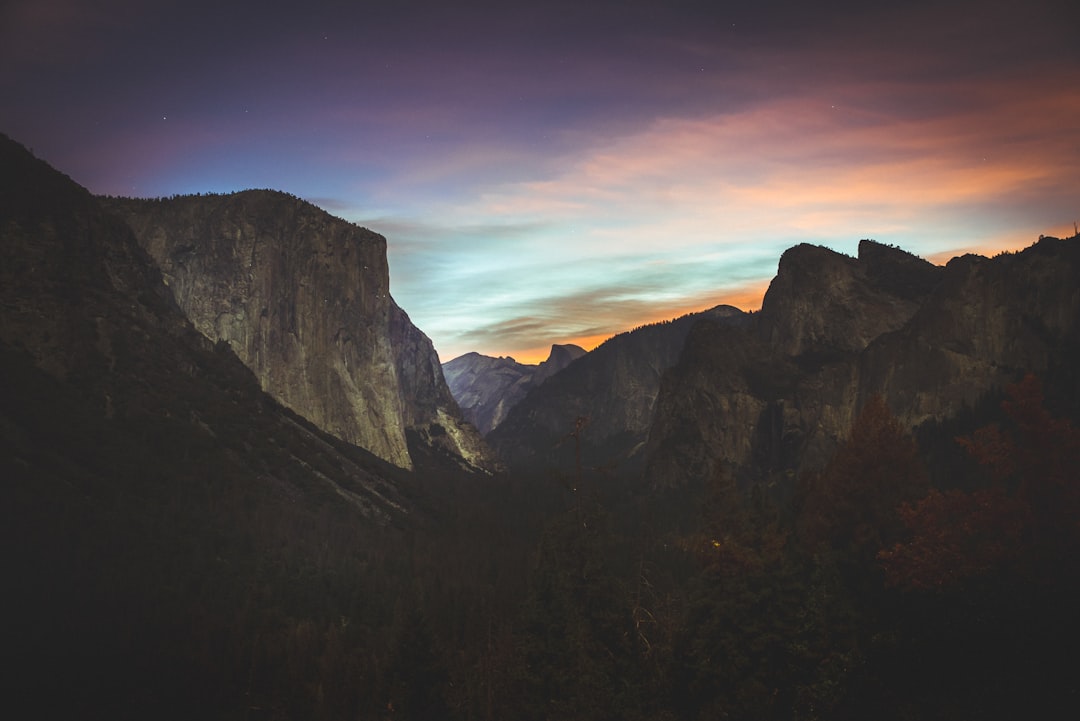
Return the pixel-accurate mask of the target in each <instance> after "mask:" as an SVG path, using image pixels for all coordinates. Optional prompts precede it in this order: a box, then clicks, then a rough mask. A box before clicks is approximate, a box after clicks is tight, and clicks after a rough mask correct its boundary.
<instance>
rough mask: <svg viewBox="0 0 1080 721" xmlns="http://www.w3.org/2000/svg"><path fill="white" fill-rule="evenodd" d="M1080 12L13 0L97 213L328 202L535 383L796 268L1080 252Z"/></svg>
mask: <svg viewBox="0 0 1080 721" xmlns="http://www.w3.org/2000/svg"><path fill="white" fill-rule="evenodd" d="M1078 6H1080V3H1076V2H1074V1H1073V0H1068V1H1065V0H1021V1H1018V2H995V1H994V0H983V1H982V2H968V1H967V0H956V1H950V0H943V1H941V0H939V1H937V2H929V1H924V0H911V1H909V2H904V3H875V2H869V1H868V0H861V1H860V2H848V1H829V0H822V1H821V2H816V3H812V2H807V1H806V0H802V1H801V2H795V1H794V0H775V1H769V0H756V1H753V2H724V1H723V0H713V1H711V2H686V1H681V0H665V1H663V2H661V1H659V0H657V1H652V2H643V1H639V0H624V1H623V2H614V1H611V0H593V1H591V2H586V0H578V1H577V2H543V0H533V1H532V2H514V1H513V0H502V2H486V1H479V0H477V1H471V0H464V1H462V2H449V1H445V2H434V1H433V0H417V1H415V2H409V1H408V0H406V1H404V2H392V1H391V0H384V2H379V3H374V2H363V1H362V2H343V1H339V2H322V1H321V0H307V1H305V2H302V3H300V2H296V3H286V2H274V0H264V1H262V2H257V3H256V2H229V0H213V1H212V2H206V1H204V0H183V1H175V2H174V1H172V0H164V1H155V0H0V132H3V133H6V134H7V135H9V136H11V137H12V138H14V139H15V140H17V141H19V142H21V143H23V144H24V145H26V146H27V147H29V148H31V149H32V150H33V151H34V153H35V154H36V155H38V157H41V158H43V159H44V160H46V161H48V162H49V163H51V164H52V165H53V166H54V167H56V168H58V169H59V170H61V171H63V172H65V173H67V174H68V175H70V176H71V177H72V178H73V179H74V180H76V181H77V182H79V183H80V184H82V185H84V186H85V187H87V188H89V189H90V190H91V191H92V192H95V193H99V194H109V195H125V196H136V197H158V196H169V195H173V194H178V193H195V192H229V191H234V190H242V189H245V188H274V189H278V190H283V191H286V192H289V193H293V194H295V195H297V196H300V197H302V198H304V199H306V200H309V201H311V202H312V203H314V204H316V205H318V206H320V207H322V208H324V209H326V210H327V211H329V212H330V213H332V214H334V215H336V216H339V217H341V218H344V219H346V220H349V221H352V222H355V223H357V224H359V225H362V226H364V227H368V228H370V229H372V230H374V231H376V232H378V233H381V234H382V235H384V236H385V237H386V238H387V246H388V251H387V252H388V256H389V262H390V283H391V286H390V289H391V293H392V295H393V296H394V298H395V299H396V300H397V302H398V304H399V305H400V306H401V307H402V308H404V309H405V310H406V311H407V312H408V313H409V315H410V317H411V318H412V320H413V322H414V323H415V324H416V325H417V326H418V327H419V328H420V329H421V330H423V331H424V332H425V333H426V334H427V335H428V336H429V337H430V338H431V339H432V341H433V342H434V344H435V347H436V349H437V350H438V352H439V354H440V356H441V358H442V359H443V360H444V361H447V360H450V359H452V358H454V357H457V356H458V355H461V354H463V353H466V352H469V351H478V352H480V353H484V354H486V355H493V356H501V355H509V356H513V357H514V358H516V359H517V360H519V361H522V362H531V363H535V362H539V361H540V360H543V358H544V357H546V355H547V351H548V348H549V347H550V345H551V344H552V343H568V342H574V343H578V344H580V345H582V346H584V347H585V348H587V349H591V348H592V347H594V346H595V345H597V344H598V343H599V342H601V341H603V340H604V339H606V338H607V337H609V336H611V335H612V334H615V333H618V332H621V331H625V330H628V329H630V328H634V327H637V326H640V325H643V324H645V323H650V322H654V321H658V320H665V319H670V318H674V317H677V316H679V315H682V314H684V313H687V312H691V311H697V310H703V309H705V308H709V307H712V306H714V305H717V304H720V303H730V304H732V305H736V306H738V307H740V308H743V309H745V310H753V309H756V308H759V307H760V305H761V298H762V296H763V294H764V292H765V290H766V288H767V286H768V282H769V281H770V280H771V279H772V277H773V276H774V275H775V273H776V268H777V262H778V259H779V257H780V254H781V253H782V252H783V251H784V250H785V249H786V248H788V247H791V246H793V245H796V244H798V243H804V242H806V243H814V244H819V245H825V246H828V247H830V248H833V249H835V250H837V251H839V252H842V253H846V254H849V255H854V254H855V253H856V248H857V245H858V241H859V240H860V239H862V238H874V239H876V240H879V241H881V242H883V243H889V244H892V245H898V246H900V247H902V248H904V249H906V250H908V251H911V252H913V253H916V254H918V255H920V256H922V257H924V258H927V259H928V260H931V261H933V262H936V263H944V262H945V261H947V260H948V258H950V257H952V256H953V255H957V254H962V253H965V252H979V253H983V254H988V255H993V254H995V253H998V252H1001V251H1004V250H1016V249H1020V248H1023V247H1026V246H1028V245H1030V244H1031V243H1033V242H1035V241H1036V240H1037V239H1038V237H1039V236H1040V235H1043V234H1045V235H1054V236H1058V237H1066V236H1071V235H1073V233H1074V232H1075V230H1074V228H1075V226H1074V223H1076V222H1077V221H1080V8H1078Z"/></svg>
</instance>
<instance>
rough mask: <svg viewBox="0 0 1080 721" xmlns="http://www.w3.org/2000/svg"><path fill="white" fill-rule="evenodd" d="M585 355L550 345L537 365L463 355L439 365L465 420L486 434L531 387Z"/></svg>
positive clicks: (571, 348)
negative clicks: (545, 355)
mask: <svg viewBox="0 0 1080 721" xmlns="http://www.w3.org/2000/svg"><path fill="white" fill-rule="evenodd" d="M583 355H585V349H584V348H581V347H580V346H576V345H573V344H565V345H553V346H551V353H550V354H548V358H547V360H545V361H544V362H543V363H540V364H539V365H527V364H524V363H518V362H517V361H515V360H514V359H513V358H510V357H505V356H504V357H499V358H492V357H491V356H485V355H480V354H479V353H466V354H465V355H463V356H459V357H457V358H455V359H453V360H451V361H448V362H446V363H444V364H443V375H444V376H445V377H446V382H447V385H449V387H450V392H451V394H453V396H454V399H455V400H456V401H457V403H458V405H459V406H460V407H461V412H462V413H463V414H464V415H465V419H466V420H467V421H469V422H470V423H472V424H473V425H474V426H476V427H477V429H479V431H480V432H481V433H482V434H484V435H487V434H488V433H490V432H491V431H492V429H494V428H495V427H496V426H498V425H499V424H500V423H502V422H503V420H504V419H505V418H506V416H507V414H508V413H509V412H510V409H511V408H513V407H514V406H516V405H517V404H518V403H519V402H520V401H521V399H522V398H524V397H525V396H526V394H527V393H528V392H529V391H530V390H531V389H532V388H534V387H536V386H538V385H540V384H541V383H543V382H544V381H545V380H547V379H548V378H550V377H551V376H553V375H555V374H556V373H558V372H559V371H561V370H562V369H563V368H565V367H566V366H568V365H570V363H572V362H573V361H575V360H577V359H578V358H580V357H581V356H583Z"/></svg>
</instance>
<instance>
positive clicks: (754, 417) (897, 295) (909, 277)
mask: <svg viewBox="0 0 1080 721" xmlns="http://www.w3.org/2000/svg"><path fill="white" fill-rule="evenodd" d="M1078 288H1080V238H1073V239H1070V240H1065V241H1062V240H1057V239H1053V238H1046V239H1041V240H1040V241H1039V242H1038V243H1037V244H1035V245H1033V246H1032V247H1030V248H1028V249H1027V250H1025V251H1023V252H1022V253H1018V254H1006V255H1001V256H998V257H995V258H992V259H988V258H983V257H978V256H964V257H962V258H955V259H953V260H952V261H950V262H949V263H948V265H947V266H945V267H943V268H942V267H935V266H932V265H930V264H929V263H926V262H925V261H921V260H919V259H917V258H915V257H914V256H910V255H909V254H906V253H904V252H903V251H900V250H897V249H894V248H889V247H887V246H883V245H880V244H877V243H873V242H871V241H863V242H862V243H861V244H860V246H859V257H858V258H857V259H853V258H847V257H844V256H841V255H839V254H836V253H833V252H832V251H828V250H825V249H823V248H811V247H809V246H800V247H798V248H795V249H792V250H790V251H788V252H787V253H785V255H784V257H783V258H782V259H781V262H780V267H779V271H778V274H777V276H776V279H775V280H774V281H773V283H772V284H771V285H770V287H769V290H768V292H767V294H766V296H765V299H764V302H763V306H762V310H761V312H760V313H759V314H757V315H756V317H755V327H754V329H753V330H751V331H749V332H747V331H743V330H741V329H734V328H730V327H723V326H718V325H716V324H709V323H701V324H698V325H697V326H696V327H695V328H694V330H693V331H692V332H691V334H690V337H689V338H688V340H687V343H686V346H685V350H684V352H683V354H682V357H681V358H680V359H679V362H678V363H677V364H675V365H674V366H673V367H672V368H671V370H670V372H669V373H667V374H666V375H665V377H664V379H663V383H662V387H661V390H660V393H659V399H658V401H657V406H656V415H655V417H654V419H653V422H652V425H651V428H650V431H649V444H648V451H647V455H648V461H647V475H648V477H649V479H650V480H651V482H652V483H654V484H655V485H659V486H670V485H679V484H681V483H683V482H686V480H687V479H693V478H702V477H706V476H708V475H709V474H711V473H713V472H714V471H715V469H716V468H717V466H718V465H724V466H725V467H727V468H729V469H733V470H734V471H735V472H736V473H737V474H743V475H753V476H755V477H757V478H763V477H774V478H782V477H789V476H790V475H792V474H794V473H797V472H799V471H801V470H803V469H806V468H813V467H818V466H820V465H822V464H823V463H824V462H825V460H826V459H827V458H828V457H829V455H830V454H831V453H832V452H833V451H834V450H835V448H836V445H837V442H838V440H839V439H842V438H843V437H845V436H846V434H847V433H848V430H849V429H850V427H851V423H852V421H853V420H854V418H855V415H856V414H857V412H858V410H859V409H860V408H861V407H862V406H863V404H864V403H865V402H866V401H867V399H868V398H869V397H870V396H872V395H880V396H882V397H883V398H884V399H885V400H886V402H887V403H888V405H889V407H890V409H891V410H892V412H893V413H894V414H896V416H897V417H898V418H899V419H900V420H901V422H902V423H903V424H904V425H905V426H906V427H908V428H912V429H915V428H917V427H919V426H920V425H922V424H926V423H933V422H940V421H942V420H944V419H947V418H949V417H951V416H953V415H955V414H956V413H958V412H959V411H961V410H962V409H964V408H970V407H971V406H972V405H973V404H975V403H976V402H977V401H978V400H979V399H980V398H981V397H983V396H984V395H985V394H987V393H989V392H992V391H993V390H994V389H995V388H1000V387H1001V386H1002V385H1004V384H1005V383H1008V382H1012V381H1015V380H1017V378H1018V377H1019V375H1021V374H1022V373H1024V372H1027V371H1032V372H1035V373H1038V374H1041V375H1044V376H1050V377H1061V376H1066V375H1073V374H1072V373H1071V372H1070V371H1068V370H1067V369H1068V368H1069V367H1071V366H1072V364H1073V363H1074V362H1075V361H1076V359H1077V349H1078V348H1080V331H1078V328H1080V322H1078V321H1080V290H1078Z"/></svg>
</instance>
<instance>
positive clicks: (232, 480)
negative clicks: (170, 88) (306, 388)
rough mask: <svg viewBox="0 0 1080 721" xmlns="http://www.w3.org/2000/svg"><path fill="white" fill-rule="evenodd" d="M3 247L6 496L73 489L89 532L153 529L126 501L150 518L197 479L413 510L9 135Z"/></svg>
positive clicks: (256, 491)
mask: <svg viewBox="0 0 1080 721" xmlns="http://www.w3.org/2000/svg"><path fill="white" fill-rule="evenodd" d="M0 240H2V242H0V367H2V370H3V375H4V378H5V382H4V384H3V387H2V391H0V396H2V397H0V429H2V432H0V476H3V477H4V478H5V479H11V480H12V484H11V485H10V486H5V493H8V494H10V495H6V496H5V505H7V504H8V502H9V501H11V498H12V497H13V496H16V497H18V500H19V501H20V502H25V503H26V504H27V509H29V510H28V511H27V512H28V513H37V512H39V511H41V509H42V508H47V507H48V501H47V500H45V499H52V500H53V501H57V502H58V499H66V498H70V499H72V501H71V502H72V504H73V505H72V506H71V507H72V508H78V509H79V518H77V519H75V520H74V521H72V525H73V526H80V527H81V526H85V525H87V522H86V521H85V519H84V518H83V517H82V516H83V515H84V514H89V515H90V516H93V514H94V513H99V512H100V513H103V514H104V516H105V517H107V518H108V522H109V523H110V524H119V525H124V524H131V523H133V522H134V523H138V522H141V521H139V520H138V519H137V518H135V517H133V516H129V515H126V514H128V513H129V512H130V510H131V508H128V506H130V507H133V508H138V509H139V511H140V512H141V513H145V514H146V515H147V517H148V518H154V519H156V520H154V521H152V522H150V524H149V525H150V526H153V525H154V524H155V523H157V522H158V521H160V520H161V519H157V518H156V516H155V515H154V514H158V513H161V512H163V511H164V510H168V509H175V508H176V506H170V505H169V503H176V504H179V505H181V506H183V505H184V504H185V503H187V502H188V501H189V500H190V499H189V498H186V497H185V498H184V499H182V500H180V501H177V500H176V498H173V500H171V501H168V502H165V501H163V500H161V499H162V498H167V497H168V498H171V497H173V496H183V494H184V489H185V488H203V489H204V490H207V492H208V493H209V494H215V493H216V494H219V495H220V494H225V493H226V492H235V493H237V494H241V493H247V494H250V497H251V498H252V499H255V498H259V499H276V500H272V501H268V502H269V503H276V502H277V501H278V500H281V499H283V498H287V499H289V500H288V501H287V503H290V504H294V505H295V504H297V502H298V501H306V500H312V499H316V498H322V497H323V496H325V495H326V494H329V495H330V496H332V497H334V498H335V499H337V500H338V501H344V502H345V503H346V504H347V505H348V506H350V507H353V508H355V509H358V510H359V511H360V512H361V513H362V514H363V515H365V516H368V517H371V518H375V519H379V520H388V519H390V518H394V517H399V516H400V515H401V514H402V513H403V512H405V511H406V506H405V505H404V502H403V501H402V499H401V496H400V494H399V493H398V492H397V491H396V490H395V486H394V483H393V481H389V480H387V479H388V478H392V477H393V476H392V475H391V474H390V473H388V471H391V470H394V469H392V467H390V466H388V464H386V463H384V462H382V461H380V460H379V459H377V458H375V457H374V456H372V455H371V454H369V453H367V452H365V451H362V450H360V449H357V448H354V447H351V446H346V444H343V443H340V441H337V439H334V438H332V437H330V436H328V435H326V434H324V433H322V432H320V431H319V430H318V429H317V428H315V427H313V426H312V425H311V424H309V423H307V422H305V421H303V419H298V418H296V417H295V414H292V413H290V412H289V411H288V410H287V409H285V408H283V407H282V406H281V405H280V404H278V403H277V402H275V401H274V400H273V399H271V398H270V397H269V396H267V395H266V394H265V393H264V392H263V391H262V390H261V389H260V388H259V385H258V383H257V382H256V380H255V378H254V377H253V376H252V374H251V372H250V371H249V370H248V369H247V368H245V367H244V365H243V364H242V363H240V361H239V360H238V359H237V358H236V357H235V356H234V355H233V354H232V353H231V352H229V350H228V349H227V348H226V347H224V346H223V345H220V344H218V345H215V344H213V343H211V342H210V340H208V339H207V338H206V337H205V336H204V335H202V334H200V333H199V332H198V331H197V330H196V329H195V328H193V327H192V324H191V323H190V322H189V321H188V319H187V318H185V317H184V314H183V313H182V312H181V310H180V309H179V308H178V307H177V305H176V303H175V302H174V300H173V298H172V296H171V294H170V293H169V291H168V289H167V288H166V286H165V285H164V284H163V282H162V276H161V273H160V272H159V270H158V268H157V267H156V265H155V264H154V262H153V260H152V259H151V258H150V257H149V255H148V254H147V253H146V252H145V251H144V250H143V249H142V248H141V247H140V246H139V245H138V243H137V242H136V240H135V238H134V236H133V235H132V233H131V230H130V229H129V228H128V226H127V225H126V224H125V223H124V222H123V221H122V220H121V219H120V218H118V217H116V216H115V215H113V214H111V213H110V212H108V211H107V210H105V209H104V208H103V207H102V204H101V203H100V202H99V201H98V199H96V198H94V197H93V196H91V195H90V194H89V193H88V192H87V191H86V190H85V189H83V188H81V187H79V186H78V185H76V184H75V183H74V182H72V181H71V180H70V179H68V178H66V177H65V176H62V175H61V174H60V173H58V172H56V171H55V170H53V169H52V168H50V167H48V166H47V165H46V164H45V163H43V162H41V161H39V160H37V159H36V158H33V156H31V155H30V153H28V152H27V151H26V150H25V149H24V148H22V147H21V146H19V145H18V144H16V143H14V142H12V141H10V140H8V139H7V138H5V137H3V136H0ZM16 479H17V480H18V481H20V482H24V483H23V485H20V483H16V482H15V481H16ZM214 484H217V486H216V487H215V488H214V490H212V491H210V490H209V489H210V487H211V486H213V485H214ZM225 489H228V491H226V490H225ZM237 489H243V490H242V491H241V490H237ZM237 497H240V496H239V495H238V496H237ZM147 498H154V499H157V501H155V502H153V503H145V504H144V501H145V499H147ZM65 502H67V501H65ZM253 502H254V501H253ZM125 504H126V506H125ZM140 504H144V505H140ZM189 505H190V504H189ZM121 506H124V509H122V510H116V508H119V507H121ZM114 507H115V508H114ZM102 509H113V510H111V511H110V510H105V511H102ZM185 510H190V508H189V507H188V506H185ZM110 514H112V515H110ZM99 520H100V519H99ZM42 522H43V523H47V524H56V523H58V522H59V521H58V517H52V516H50V515H49V513H47V512H46V513H45V517H43V520H42ZM20 523H21V521H20ZM90 525H92V524H90ZM34 532H35V533H36V532H37V531H36V530H35V531H34Z"/></svg>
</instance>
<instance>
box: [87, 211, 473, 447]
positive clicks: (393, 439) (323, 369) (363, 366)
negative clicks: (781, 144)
mask: <svg viewBox="0 0 1080 721" xmlns="http://www.w3.org/2000/svg"><path fill="white" fill-rule="evenodd" d="M105 202H106V203H107V206H108V207H109V208H110V209H111V210H112V211H113V212H116V213H117V214H119V215H120V216H122V217H123V218H124V219H125V220H126V221H127V223H128V224H129V226H130V227H131V229H132V230H133V231H134V234H135V237H136V238H137V239H138V241H139V243H140V245H141V246H142V247H143V248H145V249H146V251H147V252H148V253H149V254H150V255H151V256H152V257H153V258H154V259H155V260H156V261H157V263H158V265H159V267H160V268H161V271H162V274H163V276H164V279H165V282H166V283H167V284H168V286H169V288H170V289H171V290H172V293H173V296H174V297H175V298H176V301H177V303H178V304H179V305H180V307H181V308H182V309H183V311H184V313H185V314H186V315H187V316H188V317H189V318H190V319H191V321H192V322H193V323H194V324H195V327H196V328H198V329H199V330H200V331H201V332H202V333H203V334H204V335H206V336H207V337H208V338H210V339H211V340H214V341H218V340H221V341H224V342H226V343H228V345H229V346H230V348H232V350H233V351H234V352H235V353H236V355H237V356H238V357H239V358H240V359H241V360H242V361H243V362H244V364H245V365H247V366H248V367H249V368H251V370H252V371H253V372H254V373H255V376H256V377H257V378H258V379H259V383H260V384H261V385H262V387H263V388H264V389H265V390H266V391H267V392H269V393H270V394H271V395H273V396H274V397H275V398H277V399H278V400H280V401H281V402H282V403H284V404H285V405H287V406H288V407H290V408H292V409H293V410H295V411H296V412H297V413H300V414H301V415H303V416H304V417H305V418H308V419H309V420H311V421H312V422H313V423H315V424H316V425H318V426H319V427H320V428H323V429H325V430H326V431H328V432H329V433H332V434H333V435H335V436H337V437H339V438H341V439H343V440H346V441H348V442H350V443H353V444H355V445H358V446H361V447H363V448H366V449H368V450H370V451H371V452H372V453H375V454H376V455H378V456H380V457H381V458H384V459H386V460H388V461H390V462H392V463H394V464H395V465H398V466H400V467H403V468H410V467H411V466H412V459H411V456H410V452H409V444H408V440H407V431H412V432H413V437H415V438H419V439H420V440H421V442H430V443H435V444H436V445H441V446H443V447H445V449H446V450H448V451H449V452H451V453H454V454H456V455H457V456H458V457H460V458H461V459H463V461H464V462H465V463H467V464H468V465H471V466H475V467H479V468H487V467H489V466H490V465H491V459H490V456H489V453H488V451H487V448H486V446H485V445H484V443H483V441H482V439H481V438H480V437H479V435H478V434H477V433H476V431H475V430H473V429H471V428H470V427H469V426H467V425H466V424H465V423H464V422H463V420H462V419H461V416H460V411H459V410H458V408H457V406H456V404H455V403H454V401H453V398H452V397H451V395H450V392H449V390H448V389H447V387H446V384H445V382H444V380H443V376H442V370H441V367H440V365H439V363H438V358H437V355H436V354H435V351H434V348H433V347H432V345H431V342H430V340H428V338H427V337H426V336H424V335H423V333H421V332H420V331H419V330H418V329H417V328H416V327H415V326H413V324H412V323H411V322H410V320H409V318H408V316H407V315H406V314H405V312H404V311H403V310H401V308H399V307H398V306H397V304H396V303H395V302H394V300H393V298H391V297H390V293H389V268H388V265H387V260H386V240H385V239H384V238H383V237H382V236H380V235H378V234H376V233H373V232H371V231H369V230H366V229H364V228H360V227H358V226H356V225H354V224H351V223H348V222H345V221H343V220H340V219H337V218H334V217H332V216H330V215H329V214H327V213H325V212H323V211H322V210H320V209H318V208H316V207H315V206H313V205H311V204H309V203H306V202H304V201H302V200H299V199H297V198H295V197H292V196H289V195H286V194H283V193H278V192H273V191H244V192H241V193H234V194H230V195H209V196H187V197H177V198H173V199H171V200H127V199H108V200H106V201H105Z"/></svg>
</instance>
